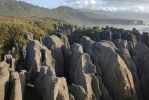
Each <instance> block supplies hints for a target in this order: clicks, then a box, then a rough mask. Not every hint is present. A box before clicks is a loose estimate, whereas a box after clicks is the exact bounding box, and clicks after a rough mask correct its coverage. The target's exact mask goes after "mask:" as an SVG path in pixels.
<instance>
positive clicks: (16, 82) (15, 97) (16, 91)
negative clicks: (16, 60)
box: [10, 72, 23, 100]
mask: <svg viewBox="0 0 149 100" xmlns="http://www.w3.org/2000/svg"><path fill="white" fill-rule="evenodd" d="M10 82H11V86H12V90H11V95H10V100H23V98H22V87H21V81H20V77H19V73H18V72H11V76H10Z"/></svg>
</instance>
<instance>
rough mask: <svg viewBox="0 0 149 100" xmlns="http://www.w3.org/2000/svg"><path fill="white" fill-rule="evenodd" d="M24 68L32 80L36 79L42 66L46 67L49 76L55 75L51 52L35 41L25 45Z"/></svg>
mask: <svg viewBox="0 0 149 100" xmlns="http://www.w3.org/2000/svg"><path fill="white" fill-rule="evenodd" d="M26 66H27V70H28V71H29V72H30V74H31V76H32V78H33V79H35V78H36V76H37V75H38V73H39V72H40V68H41V67H42V66H46V67H48V68H49V69H50V70H51V74H52V75H55V60H54V59H53V57H52V54H51V51H50V50H48V49H47V48H46V47H45V46H43V45H41V44H40V43H39V41H36V40H34V41H29V42H28V44H27V55H26Z"/></svg>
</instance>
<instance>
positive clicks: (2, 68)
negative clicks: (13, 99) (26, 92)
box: [0, 61, 10, 100]
mask: <svg viewBox="0 0 149 100" xmlns="http://www.w3.org/2000/svg"><path fill="white" fill-rule="evenodd" d="M8 68H9V64H7V63H6V62H5V61H3V62H0V80H1V82H0V100H4V99H5V96H6V94H5V93H6V92H7V91H8V87H9V85H8V82H9V76H10V75H9V70H8Z"/></svg>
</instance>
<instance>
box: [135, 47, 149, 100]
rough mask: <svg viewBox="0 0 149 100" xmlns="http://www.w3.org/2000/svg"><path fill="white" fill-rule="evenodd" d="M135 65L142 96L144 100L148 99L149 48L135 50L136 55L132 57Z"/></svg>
mask: <svg viewBox="0 0 149 100" xmlns="http://www.w3.org/2000/svg"><path fill="white" fill-rule="evenodd" d="M133 59H134V62H135V65H136V67H137V69H138V74H139V79H140V83H141V88H142V94H143V97H144V100H148V99H149V95H148V93H149V88H148V84H149V72H148V71H149V67H148V66H149V61H148V59H149V49H148V48H146V47H145V48H144V47H143V48H140V50H137V52H136V55H135V56H134V57H133Z"/></svg>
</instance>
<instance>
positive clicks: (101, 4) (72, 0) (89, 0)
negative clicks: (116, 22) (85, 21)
mask: <svg viewBox="0 0 149 100" xmlns="http://www.w3.org/2000/svg"><path fill="white" fill-rule="evenodd" d="M65 2H67V4H68V5H70V6H71V7H74V8H83V9H97V10H106V11H133V12H147V13H149V0H66V1H65Z"/></svg>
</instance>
